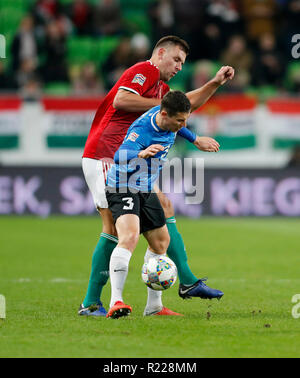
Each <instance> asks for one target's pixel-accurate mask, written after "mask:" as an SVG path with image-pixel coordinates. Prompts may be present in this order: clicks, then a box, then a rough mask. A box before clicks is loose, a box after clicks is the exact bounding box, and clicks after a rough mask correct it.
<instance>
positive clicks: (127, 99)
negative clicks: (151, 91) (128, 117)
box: [113, 89, 161, 112]
mask: <svg viewBox="0 0 300 378" xmlns="http://www.w3.org/2000/svg"><path fill="white" fill-rule="evenodd" d="M160 102H161V100H160V99H157V98H146V97H143V96H140V95H139V94H136V93H133V92H130V91H127V90H126V89H119V90H118V92H117V94H116V96H115V98H114V101H113V107H114V108H115V109H117V110H124V111H126V112H145V111H147V110H149V109H151V108H153V107H154V106H157V105H160Z"/></svg>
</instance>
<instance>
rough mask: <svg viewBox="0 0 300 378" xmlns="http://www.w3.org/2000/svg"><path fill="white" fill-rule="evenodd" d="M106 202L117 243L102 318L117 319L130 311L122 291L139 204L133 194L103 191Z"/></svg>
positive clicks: (135, 236) (136, 236)
mask: <svg viewBox="0 0 300 378" xmlns="http://www.w3.org/2000/svg"><path fill="white" fill-rule="evenodd" d="M107 200H108V204H109V208H110V209H111V212H112V215H113V218H114V221H115V225H116V230H117V233H118V238H119V241H118V244H117V246H116V247H115V249H114V250H113V252H112V254H111V258H110V264H109V276H110V285H111V300H110V309H109V311H108V313H107V315H106V316H107V317H108V318H110V317H111V318H118V317H120V316H125V315H128V314H129V313H130V312H131V310H132V309H131V307H130V306H128V305H126V304H125V303H124V302H123V288H124V285H125V281H126V278H127V274H128V266H129V262H130V259H131V256H132V252H133V251H134V249H135V247H136V245H137V243H138V240H139V234H140V219H139V209H140V204H139V197H138V194H134V193H109V192H107Z"/></svg>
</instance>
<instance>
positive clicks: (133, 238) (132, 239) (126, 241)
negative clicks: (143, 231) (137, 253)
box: [119, 230, 139, 252]
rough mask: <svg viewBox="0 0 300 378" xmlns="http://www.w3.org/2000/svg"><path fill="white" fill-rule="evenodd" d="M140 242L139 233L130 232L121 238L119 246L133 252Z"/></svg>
mask: <svg viewBox="0 0 300 378" xmlns="http://www.w3.org/2000/svg"><path fill="white" fill-rule="evenodd" d="M138 241H139V233H138V232H137V231H135V230H128V231H127V232H126V234H124V235H120V236H119V246H120V247H122V248H126V249H128V250H129V251H131V252H133V251H134V249H135V247H136V245H137V243H138Z"/></svg>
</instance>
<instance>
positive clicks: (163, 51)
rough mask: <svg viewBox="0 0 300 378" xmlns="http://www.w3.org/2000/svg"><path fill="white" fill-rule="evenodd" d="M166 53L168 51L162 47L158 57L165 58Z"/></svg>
mask: <svg viewBox="0 0 300 378" xmlns="http://www.w3.org/2000/svg"><path fill="white" fill-rule="evenodd" d="M165 51H166V49H165V48H163V47H160V48H159V49H158V51H157V54H158V57H159V58H160V59H162V58H163V56H164V53H165Z"/></svg>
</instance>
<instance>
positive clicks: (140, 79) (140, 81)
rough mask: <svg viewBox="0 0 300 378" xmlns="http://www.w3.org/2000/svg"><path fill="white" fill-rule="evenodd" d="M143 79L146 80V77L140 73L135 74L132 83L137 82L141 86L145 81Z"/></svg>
mask: <svg viewBox="0 0 300 378" xmlns="http://www.w3.org/2000/svg"><path fill="white" fill-rule="evenodd" d="M145 81H146V77H145V76H144V75H142V74H136V75H135V77H134V78H133V80H132V83H138V84H140V85H141V86H143V85H144V83H145Z"/></svg>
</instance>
